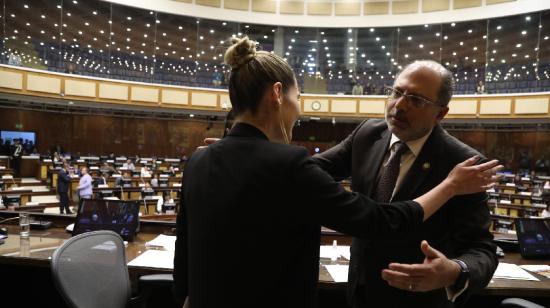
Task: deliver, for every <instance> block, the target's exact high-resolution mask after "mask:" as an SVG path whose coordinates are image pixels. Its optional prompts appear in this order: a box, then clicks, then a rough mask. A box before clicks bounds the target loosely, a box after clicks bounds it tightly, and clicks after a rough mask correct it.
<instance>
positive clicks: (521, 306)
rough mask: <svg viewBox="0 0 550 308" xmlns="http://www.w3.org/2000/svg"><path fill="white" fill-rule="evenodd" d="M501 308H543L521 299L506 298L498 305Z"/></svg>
mask: <svg viewBox="0 0 550 308" xmlns="http://www.w3.org/2000/svg"><path fill="white" fill-rule="evenodd" d="M500 307H501V308H544V306H541V305H538V304H535V303H533V302H530V301H527V300H524V299H521V298H507V299H505V300H503V301H502V302H501V303H500Z"/></svg>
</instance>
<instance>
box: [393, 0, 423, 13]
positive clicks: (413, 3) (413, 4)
mask: <svg viewBox="0 0 550 308" xmlns="http://www.w3.org/2000/svg"><path fill="white" fill-rule="evenodd" d="M392 12H393V14H414V13H417V12H418V0H408V1H399V2H393V3H392Z"/></svg>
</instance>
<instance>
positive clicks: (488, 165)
mask: <svg viewBox="0 0 550 308" xmlns="http://www.w3.org/2000/svg"><path fill="white" fill-rule="evenodd" d="M497 165H498V160H496V159H493V160H491V161H488V162H486V163H483V164H479V165H476V166H475V167H476V169H477V170H480V171H485V170H490V169H492V168H494V167H496V166H497Z"/></svg>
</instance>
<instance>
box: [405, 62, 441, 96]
mask: <svg viewBox="0 0 550 308" xmlns="http://www.w3.org/2000/svg"><path fill="white" fill-rule="evenodd" d="M440 83H441V76H440V75H439V74H438V73H437V72H436V71H435V70H433V69H431V68H429V67H413V68H409V69H407V70H405V71H403V72H401V74H399V76H398V77H397V79H396V80H395V83H394V86H396V87H406V88H407V89H408V90H410V91H413V90H414V91H422V92H423V93H424V94H427V93H426V91H428V92H432V91H437V89H439V85H440Z"/></svg>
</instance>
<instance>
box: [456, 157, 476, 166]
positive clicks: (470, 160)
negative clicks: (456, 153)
mask: <svg viewBox="0 0 550 308" xmlns="http://www.w3.org/2000/svg"><path fill="white" fill-rule="evenodd" d="M478 159H479V155H476V156H472V157H470V158H468V159H467V160H465V161H463V162H461V163H460V164H458V166H461V167H467V166H472V165H473V164H475V163H476V161H477V160H478Z"/></svg>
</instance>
